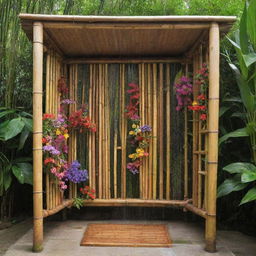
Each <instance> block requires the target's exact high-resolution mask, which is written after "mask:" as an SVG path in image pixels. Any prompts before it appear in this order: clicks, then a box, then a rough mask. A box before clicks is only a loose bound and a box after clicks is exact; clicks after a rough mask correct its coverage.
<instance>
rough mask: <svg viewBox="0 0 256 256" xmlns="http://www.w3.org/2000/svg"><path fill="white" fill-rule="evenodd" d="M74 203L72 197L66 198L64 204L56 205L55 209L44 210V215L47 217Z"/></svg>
mask: <svg viewBox="0 0 256 256" xmlns="http://www.w3.org/2000/svg"><path fill="white" fill-rule="evenodd" d="M72 204H73V200H71V199H68V200H65V201H64V202H63V203H62V204H60V205H58V206H56V207H55V208H54V209H51V210H43V217H44V218H46V217H48V216H50V215H53V214H55V213H57V212H59V211H61V210H63V209H64V208H66V207H70V206H72Z"/></svg>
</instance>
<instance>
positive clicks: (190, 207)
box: [184, 204, 207, 218]
mask: <svg viewBox="0 0 256 256" xmlns="http://www.w3.org/2000/svg"><path fill="white" fill-rule="evenodd" d="M184 207H185V209H187V210H188V211H190V212H193V213H195V214H196V215H199V216H201V217H203V218H206V216H207V212H206V211H204V210H202V209H199V208H197V207H196V206H194V205H192V204H185V206H184Z"/></svg>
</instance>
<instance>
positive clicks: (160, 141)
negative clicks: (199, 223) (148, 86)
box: [158, 63, 164, 200]
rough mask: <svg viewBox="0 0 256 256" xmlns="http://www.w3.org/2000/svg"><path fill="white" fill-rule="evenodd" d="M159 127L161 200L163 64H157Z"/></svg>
mask: <svg viewBox="0 0 256 256" xmlns="http://www.w3.org/2000/svg"><path fill="white" fill-rule="evenodd" d="M158 88H159V98H158V103H159V107H158V109H159V116H158V119H159V122H158V125H159V129H158V138H159V199H160V200H162V199H163V197H164V158H163V154H164V141H163V138H164V137H163V124H164V123H163V121H164V120H163V114H164V113H163V64H162V63H161V64H159V86H158Z"/></svg>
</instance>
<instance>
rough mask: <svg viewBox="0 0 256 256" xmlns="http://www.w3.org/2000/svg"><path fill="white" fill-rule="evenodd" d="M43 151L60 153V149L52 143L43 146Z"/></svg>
mask: <svg viewBox="0 0 256 256" xmlns="http://www.w3.org/2000/svg"><path fill="white" fill-rule="evenodd" d="M43 151H48V152H49V153H51V154H53V155H60V151H59V150H57V149H56V148H55V147H53V146H51V145H46V146H43Z"/></svg>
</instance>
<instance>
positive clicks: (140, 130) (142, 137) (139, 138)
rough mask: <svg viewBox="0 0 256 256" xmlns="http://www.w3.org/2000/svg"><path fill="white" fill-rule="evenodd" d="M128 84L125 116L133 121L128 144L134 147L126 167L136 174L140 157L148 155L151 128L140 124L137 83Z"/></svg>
mask: <svg viewBox="0 0 256 256" xmlns="http://www.w3.org/2000/svg"><path fill="white" fill-rule="evenodd" d="M128 86H129V87H130V89H129V90H127V93H128V95H129V104H128V105H127V106H126V117H127V118H129V119H130V120H131V121H132V122H133V124H132V130H130V131H129V140H130V144H131V145H132V146H133V147H134V148H135V152H134V153H132V154H130V155H129V156H128V157H129V159H130V160H131V162H129V163H128V164H127V166H126V167H127V169H128V170H129V171H130V172H131V173H133V174H137V173H139V168H140V166H141V164H142V162H141V158H142V157H147V156H148V155H149V153H148V152H146V149H147V148H148V147H149V141H150V139H151V138H152V136H151V134H150V133H151V131H152V128H151V126H149V125H140V117H139V109H138V106H139V99H140V93H139V91H140V90H139V87H138V85H136V84H133V83H130V84H128Z"/></svg>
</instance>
